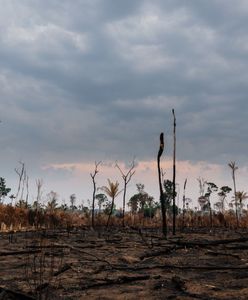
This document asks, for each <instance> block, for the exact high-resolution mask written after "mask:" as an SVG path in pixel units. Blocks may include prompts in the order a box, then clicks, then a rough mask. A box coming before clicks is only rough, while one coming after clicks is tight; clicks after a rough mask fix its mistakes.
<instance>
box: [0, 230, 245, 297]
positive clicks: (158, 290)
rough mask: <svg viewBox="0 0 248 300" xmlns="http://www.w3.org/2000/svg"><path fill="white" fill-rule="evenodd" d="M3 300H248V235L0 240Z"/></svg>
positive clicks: (146, 233) (99, 234) (28, 235)
mask: <svg viewBox="0 0 248 300" xmlns="http://www.w3.org/2000/svg"><path fill="white" fill-rule="evenodd" d="M0 299H68V300H69V299H102V300H104V299H106V300H107V299H117V300H118V299H135V300H137V299H185V300H186V299H225V300H227V299H230V300H233V299H248V234H247V233H246V232H234V231H232V232H231V231H227V230H226V231H224V230H220V229H219V230H216V231H212V232H211V233H209V231H208V230H201V232H200V231H199V230H198V232H197V231H195V232H188V233H178V234H177V236H175V237H172V236H169V238H168V240H164V239H163V238H162V236H161V233H160V230H159V229H157V230H155V229H142V230H135V229H130V228H129V229H125V230H122V229H121V230H117V229H116V228H115V229H112V230H111V231H109V232H106V231H105V230H104V229H98V230H95V231H93V230H90V229H87V228H81V229H77V230H74V231H73V232H71V233H70V234H69V236H68V234H67V232H66V231H63V230H60V231H59V230H55V231H40V232H19V233H15V234H13V235H10V234H6V233H2V234H0Z"/></svg>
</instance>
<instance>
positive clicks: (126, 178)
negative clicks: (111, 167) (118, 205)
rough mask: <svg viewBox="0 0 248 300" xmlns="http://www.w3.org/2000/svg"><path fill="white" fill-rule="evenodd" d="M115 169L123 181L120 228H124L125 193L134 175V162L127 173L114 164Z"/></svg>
mask: <svg viewBox="0 0 248 300" xmlns="http://www.w3.org/2000/svg"><path fill="white" fill-rule="evenodd" d="M115 165H116V167H117V168H118V170H119V171H120V173H121V176H122V179H123V181H124V188H123V204H122V205H123V206H122V226H123V227H125V205H126V191H127V185H128V183H129V182H130V180H131V178H132V176H133V175H134V173H135V170H134V168H135V163H134V160H133V161H132V164H131V166H130V168H129V170H128V172H127V173H124V172H123V171H122V169H121V168H120V166H119V165H118V164H117V163H116V164H115Z"/></svg>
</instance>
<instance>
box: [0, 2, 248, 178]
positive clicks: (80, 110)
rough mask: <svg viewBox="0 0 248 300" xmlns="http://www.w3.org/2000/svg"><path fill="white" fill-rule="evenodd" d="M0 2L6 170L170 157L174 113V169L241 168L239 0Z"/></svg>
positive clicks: (243, 113) (244, 12)
mask: <svg viewBox="0 0 248 300" xmlns="http://www.w3.org/2000/svg"><path fill="white" fill-rule="evenodd" d="M0 4H1V11H0V28H1V29H0V98H1V108H0V118H1V120H2V123H1V124H0V125H1V126H0V130H1V165H2V168H3V170H4V171H5V172H8V171H7V170H9V168H12V166H13V165H15V164H16V162H17V161H18V160H19V159H22V160H24V161H26V162H27V164H28V165H29V166H30V168H31V169H32V170H36V171H33V172H36V173H37V174H38V173H39V172H38V170H41V168H42V166H45V165H49V164H70V163H74V164H76V163H86V162H93V161H94V160H106V161H109V160H112V161H115V160H116V159H118V160H121V161H128V160H130V159H132V157H133V156H136V157H137V159H138V160H141V161H146V160H147V161H151V160H153V159H154V158H155V156H156V152H157V147H158V136H159V133H160V132H161V131H164V132H165V134H166V144H167V148H166V150H167V152H166V155H167V157H170V156H171V153H172V151H171V150H172V149H171V145H172V137H171V133H172V115H171V109H172V108H175V110H176V115H177V132H178V144H177V153H178V159H179V160H180V161H190V162H192V163H198V162H199V161H203V162H205V163H211V164H217V163H218V164H225V165H226V164H227V162H229V161H230V160H237V161H238V162H239V164H241V165H247V163H248V160H247V148H248V139H247V138H246V135H247V109H248V102H247V99H246V98H247V91H248V86H247V80H248V71H247V70H248V60H247V57H248V56H247V54H248V39H247V36H248V32H247V31H248V29H247V28H248V4H247V1H245V0H237V1H235V3H234V2H233V1H231V0H221V1H217V0H215V1H214V0H210V1H206V2H205V1H196V0H190V1H177V0H173V1H172V0H169V1H162V0H161V1H159V0H155V1H152V2H151V1H148V0H147V1H146V0H136V1H131V0H130V1H127V0H126V1H116V0H81V1H80V0H75V1H69V0H60V1H57V0H53V1H46V0H43V1H40V0H35V1H30V0H23V1H19V0H12V1H9V0H0ZM36 173H35V175H36ZM4 175H5V174H3V176H4Z"/></svg>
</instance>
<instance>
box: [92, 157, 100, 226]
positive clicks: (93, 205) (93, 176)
mask: <svg viewBox="0 0 248 300" xmlns="http://www.w3.org/2000/svg"><path fill="white" fill-rule="evenodd" d="M100 164H101V161H99V162H95V170H94V173H90V177H91V179H92V182H93V194H92V212H91V213H92V216H91V226H92V228H94V227H95V199H96V181H95V177H96V174H97V173H98V172H99V170H98V166H99V165H100Z"/></svg>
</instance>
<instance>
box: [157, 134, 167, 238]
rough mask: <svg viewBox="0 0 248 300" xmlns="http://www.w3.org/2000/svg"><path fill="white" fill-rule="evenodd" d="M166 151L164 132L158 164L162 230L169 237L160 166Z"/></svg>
mask: <svg viewBox="0 0 248 300" xmlns="http://www.w3.org/2000/svg"><path fill="white" fill-rule="evenodd" d="M163 151H164V134H163V132H162V133H160V145H159V150H158V156H157V164H158V182H159V192H160V203H161V213H162V232H163V235H164V237H165V238H166V237H167V220H166V207H165V199H164V192H163V187H162V178H161V168H160V158H161V156H162V154H163Z"/></svg>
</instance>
